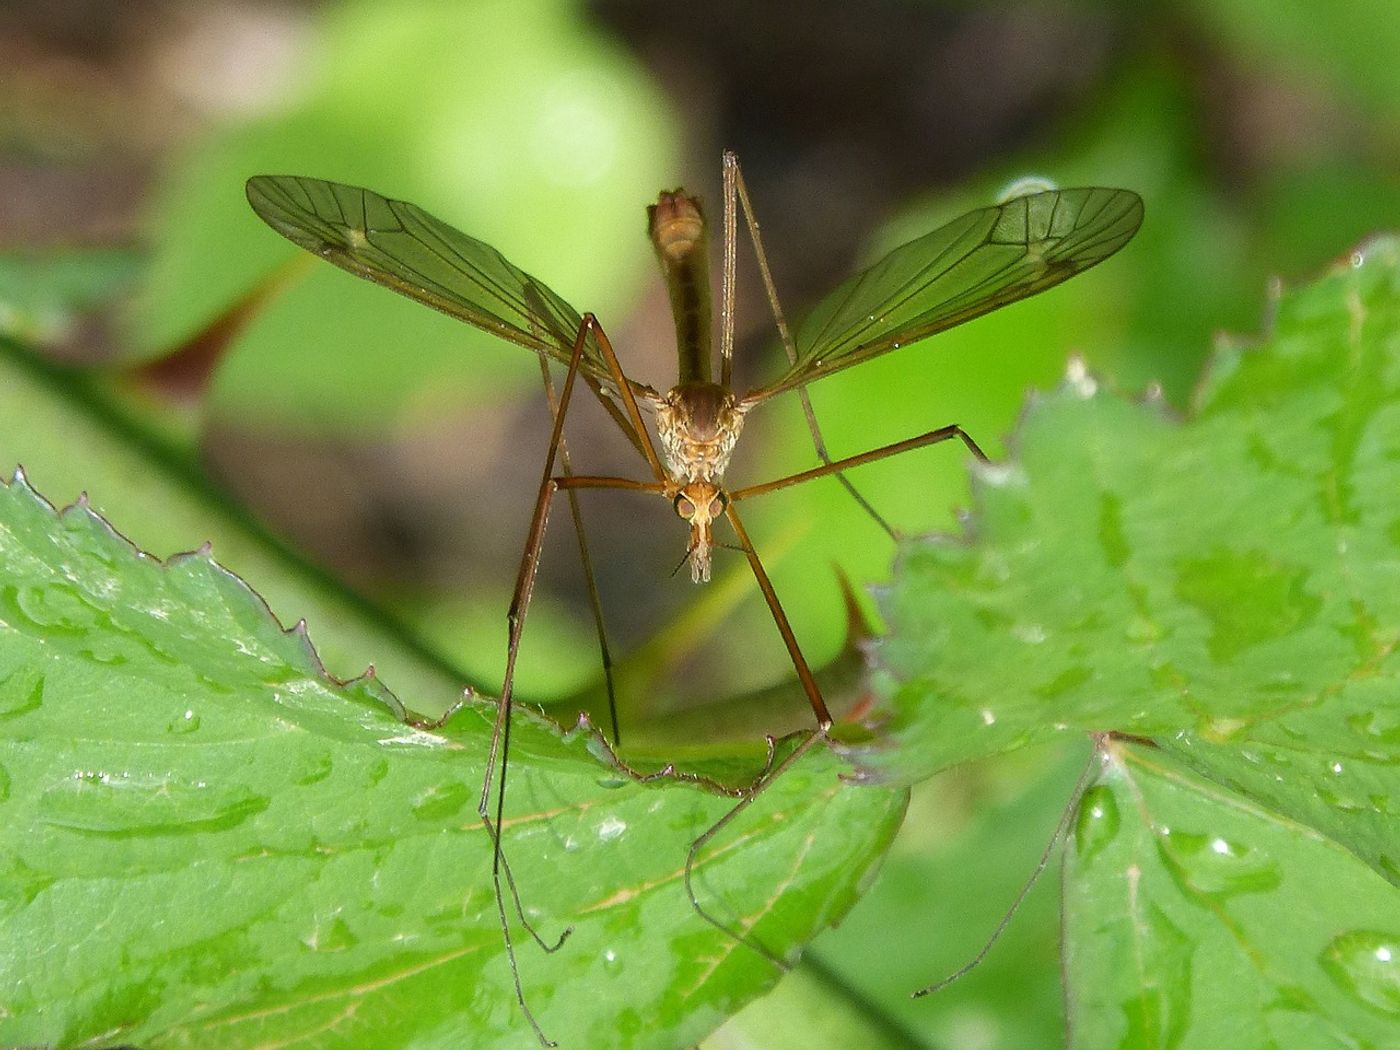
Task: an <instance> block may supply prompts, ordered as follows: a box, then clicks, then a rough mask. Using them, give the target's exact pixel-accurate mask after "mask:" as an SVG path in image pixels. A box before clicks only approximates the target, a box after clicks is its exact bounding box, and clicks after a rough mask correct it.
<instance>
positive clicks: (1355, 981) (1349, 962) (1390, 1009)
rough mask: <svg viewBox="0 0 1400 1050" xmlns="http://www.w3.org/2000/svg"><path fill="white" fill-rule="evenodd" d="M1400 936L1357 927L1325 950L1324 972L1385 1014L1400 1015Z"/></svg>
mask: <svg viewBox="0 0 1400 1050" xmlns="http://www.w3.org/2000/svg"><path fill="white" fill-rule="evenodd" d="M1397 959H1400V936H1396V935H1395V934H1393V933H1378V932H1376V931H1374V930H1353V931H1351V932H1349V933H1344V934H1342V935H1341V936H1340V937H1337V938H1335V939H1334V940H1333V941H1332V943H1331V944H1329V945H1327V947H1326V948H1324V949H1323V950H1322V955H1321V956H1319V958H1318V962H1319V963H1321V965H1322V969H1323V972H1324V973H1326V974H1327V976H1328V977H1330V978H1331V979H1332V981H1333V982H1334V983H1335V984H1336V985H1337V986H1338V987H1340V988H1341V989H1342V990H1343V991H1345V992H1347V993H1348V994H1350V995H1352V996H1353V997H1355V998H1356V999H1359V1000H1360V1001H1361V1002H1363V1003H1365V1004H1366V1005H1367V1006H1370V1007H1373V1008H1374V1009H1376V1010H1379V1011H1381V1012H1382V1013H1385V1014H1389V1015H1391V1016H1394V1017H1400V965H1397Z"/></svg>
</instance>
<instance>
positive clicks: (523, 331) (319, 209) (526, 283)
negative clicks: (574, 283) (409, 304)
mask: <svg viewBox="0 0 1400 1050" xmlns="http://www.w3.org/2000/svg"><path fill="white" fill-rule="evenodd" d="M247 190H248V203H249V204H251V205H252V206H253V210H254V211H255V212H257V213H258V215H259V216H261V217H262V219H263V220H264V221H265V222H266V223H267V224H268V225H269V226H271V227H272V228H273V229H274V230H276V231H277V232H278V233H280V234H282V235H283V236H284V237H286V238H287V239H289V240H291V241H292V242H294V243H295V244H299V245H300V246H301V247H303V248H305V249H306V250H307V251H309V252H313V253H315V254H316V255H319V256H320V257H321V258H323V259H327V260H329V261H330V262H333V263H335V264H336V265H337V266H339V267H340V268H341V269H343V270H348V271H349V272H350V273H353V274H355V275H356V276H358V277H363V278H365V279H366V280H370V281H374V282H375V283H376V284H382V285H384V286H385V287H386V288H392V289H393V290H394V291H396V292H398V293H399V294H401V295H406V296H408V297H409V298H410V299H416V300H417V301H418V302H420V303H423V304H425V305H427V306H431V307H433V308H434V309H436V310H441V311H442V312H443V313H445V314H449V315H451V316H452V317H456V318H458V319H460V320H463V321H466V322H467V323H468V324H471V325H475V326H476V327H477V328H480V329H482V330H483V331H486V332H490V333H491V334H493V335H498V336H500V337H501V338H502V339H508V340H509V341H510V342H512V343H518V344H520V345H521V346H524V347H528V348H529V349H531V350H534V351H535V352H536V353H539V354H545V355H547V356H549V357H552V358H553V359H555V360H556V361H561V362H563V363H564V364H568V362H569V358H570V357H571V356H572V353H573V345H574V339H575V337H576V336H577V334H578V329H579V325H580V324H581V323H582V319H581V318H580V317H579V314H578V312H577V311H575V310H574V308H573V307H571V306H570V305H569V304H568V303H566V302H564V300H563V299H561V298H559V296H557V295H555V294H554V292H552V291H550V290H549V288H548V287H546V286H545V285H544V284H541V283H540V282H539V281H537V280H535V278H533V277H531V276H530V275H529V274H528V273H526V272H525V271H524V270H521V269H519V268H518V267H516V266H514V265H513V264H512V263H511V262H510V261H509V260H507V259H506V258H505V257H504V256H503V255H501V253H500V252H498V251H496V249H495V248H492V247H491V246H490V245H489V244H485V243H483V242H482V241H478V240H476V239H475V238H474V237H468V236H467V235H466V234H465V233H462V232H461V231H459V230H455V229H453V228H452V227H451V226H448V225H447V224H446V223H445V222H442V221H441V220H439V219H435V218H433V217H432V216H431V215H429V214H428V213H427V212H425V211H424V210H423V209H422V208H419V207H417V206H416V205H413V204H408V203H406V202H404V201H395V200H389V199H387V198H385V197H381V196H380V195H379V194H377V193H375V192H374V191H373V190H366V189H361V188H360V187H358V186H346V185H343V184H342V183H338V182H326V181H324V180H322V179H307V178H301V177H299V176H294V175H257V176H255V177H253V178H251V179H249V180H248V187H247ZM580 369H581V370H582V371H583V373H584V374H585V375H586V376H588V377H590V378H592V379H593V380H596V381H597V383H598V384H599V385H600V386H601V387H602V388H603V389H605V390H607V391H610V392H615V391H616V388H617V384H616V382H615V381H614V379H613V377H612V373H611V372H610V371H609V370H608V366H607V362H606V361H605V359H604V358H603V355H602V352H601V351H600V350H599V349H598V345H597V343H596V341H595V340H594V339H593V338H592V337H591V336H590V337H589V340H588V343H587V345H586V346H585V347H584V355H583V361H582V363H581V365H580ZM635 388H636V389H637V390H638V392H641V391H642V390H643V389H644V388H642V387H640V386H636V387H635Z"/></svg>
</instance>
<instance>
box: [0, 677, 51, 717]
mask: <svg viewBox="0 0 1400 1050" xmlns="http://www.w3.org/2000/svg"><path fill="white" fill-rule="evenodd" d="M43 702H44V676H43V675H41V674H39V673H38V672H36V671H32V670H28V669H26V668H20V669H19V670H17V671H15V672H13V673H12V674H10V675H9V676H8V677H6V678H4V679H0V718H13V717H14V716H15V715H19V714H23V713H25V712H26V711H36V710H38V709H39V705H41V704H42V703H43Z"/></svg>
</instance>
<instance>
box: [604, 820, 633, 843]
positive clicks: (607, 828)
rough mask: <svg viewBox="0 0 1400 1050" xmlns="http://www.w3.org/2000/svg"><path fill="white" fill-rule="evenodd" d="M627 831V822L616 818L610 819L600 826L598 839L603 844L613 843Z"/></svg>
mask: <svg viewBox="0 0 1400 1050" xmlns="http://www.w3.org/2000/svg"><path fill="white" fill-rule="evenodd" d="M626 830H627V824H626V822H625V821H621V820H618V819H617V818H616V817H609V818H608V819H607V820H605V821H603V822H602V823H601V824H599V825H598V838H599V839H600V840H601V841H603V842H611V841H612V840H613V839H615V838H617V837H618V836H619V835H621V834H622V833H623V832H624V831H626Z"/></svg>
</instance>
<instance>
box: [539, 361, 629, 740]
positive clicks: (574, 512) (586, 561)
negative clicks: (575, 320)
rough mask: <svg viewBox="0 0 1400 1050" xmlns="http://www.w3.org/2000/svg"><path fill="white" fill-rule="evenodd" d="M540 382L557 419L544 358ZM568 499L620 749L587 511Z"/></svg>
mask: <svg viewBox="0 0 1400 1050" xmlns="http://www.w3.org/2000/svg"><path fill="white" fill-rule="evenodd" d="M540 378H541V379H542V380H543V381H544V396H545V399H546V400H547V401H548V402H549V411H550V415H551V417H552V418H553V417H557V416H558V415H559V406H558V402H557V400H556V398H555V395H554V380H553V379H551V378H550V375H549V362H548V361H547V360H545V358H543V357H541V358H540ZM595 392H596V390H595ZM600 396H601V395H600ZM559 469H560V473H562V474H563V475H564V477H572V476H573V473H574V470H573V464H572V463H571V462H570V461H569V446H568V443H567V442H566V441H565V440H564V436H563V434H560V436H559ZM568 497H569V516H570V517H571V518H572V519H573V523H574V537H575V538H576V539H577V540H578V558H579V563H580V565H581V566H582V568H583V578H584V582H585V583H586V584H587V587H588V605H589V608H590V609H591V610H592V612H593V626H594V627H595V628H597V633H598V658H599V660H600V662H601V663H602V665H603V683H604V685H605V686H606V687H607V691H608V722H609V724H610V725H611V727H612V741H613V745H614V746H618V745H620V744H621V743H622V737H621V735H620V734H619V732H618V727H617V689H616V687H615V685H614V683H613V663H612V651H611V650H610V649H609V648H608V628H607V624H606V623H605V622H604V619H603V602H602V599H601V598H600V597H599V596H598V581H597V579H596V578H595V577H594V575H593V558H592V556H591V554H590V553H589V549H588V534H587V533H586V532H585V531H584V528H583V511H582V509H581V508H580V507H579V504H578V493H577V492H576V491H574V490H573V489H569V490H568Z"/></svg>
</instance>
